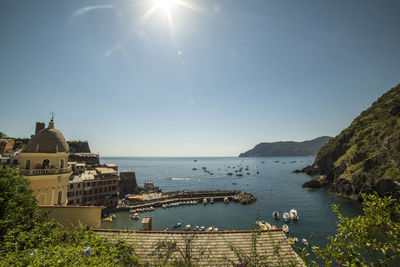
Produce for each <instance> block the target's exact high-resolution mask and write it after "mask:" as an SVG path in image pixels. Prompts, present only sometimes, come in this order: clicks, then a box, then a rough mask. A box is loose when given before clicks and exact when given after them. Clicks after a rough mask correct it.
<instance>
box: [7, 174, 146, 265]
mask: <svg viewBox="0 0 400 267" xmlns="http://www.w3.org/2000/svg"><path fill="white" fill-rule="evenodd" d="M0 232H1V236H0V266H66V265H68V266H89V265H91V266H92V265H95V266H98V265H108V266H109V265H112V266H115V265H120V266H136V265H138V264H140V262H139V260H138V257H137V256H136V255H135V253H134V250H133V248H132V247H131V246H129V245H128V244H127V243H125V242H120V241H118V240H116V241H115V242H110V241H108V240H106V239H105V238H104V237H101V236H99V235H97V234H96V233H94V232H93V231H91V230H90V229H87V228H86V227H84V226H82V225H79V226H77V227H73V228H64V227H63V226H62V225H60V224H59V223H57V222H55V221H48V220H47V219H46V214H45V213H43V212H42V211H41V210H40V209H39V207H38V206H37V201H36V198H35V197H34V196H33V195H32V190H31V189H30V187H29V182H28V181H27V180H26V179H25V178H24V177H23V176H21V175H20V174H19V173H17V172H16V171H13V170H10V169H0Z"/></svg>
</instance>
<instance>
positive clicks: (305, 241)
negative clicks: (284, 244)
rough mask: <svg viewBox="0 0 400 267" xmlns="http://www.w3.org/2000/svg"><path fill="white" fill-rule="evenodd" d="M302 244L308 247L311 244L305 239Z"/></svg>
mask: <svg viewBox="0 0 400 267" xmlns="http://www.w3.org/2000/svg"><path fill="white" fill-rule="evenodd" d="M301 242H303V244H304V245H306V246H308V244H309V243H308V241H307V240H306V239H305V238H303V240H301Z"/></svg>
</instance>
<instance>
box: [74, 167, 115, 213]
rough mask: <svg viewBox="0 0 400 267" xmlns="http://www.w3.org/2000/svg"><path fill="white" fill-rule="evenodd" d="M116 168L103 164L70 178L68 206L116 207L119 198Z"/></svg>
mask: <svg viewBox="0 0 400 267" xmlns="http://www.w3.org/2000/svg"><path fill="white" fill-rule="evenodd" d="M119 180H120V178H119V176H118V166H117V165H115V164H105V165H102V166H100V167H96V168H93V169H88V170H85V171H83V172H81V173H80V174H75V175H72V176H71V179H70V181H69V188H68V204H69V205H87V206H105V207H116V206H117V205H118V196H119Z"/></svg>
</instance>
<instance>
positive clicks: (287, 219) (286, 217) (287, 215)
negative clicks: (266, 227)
mask: <svg viewBox="0 0 400 267" xmlns="http://www.w3.org/2000/svg"><path fill="white" fill-rule="evenodd" d="M282 217H283V220H284V221H285V222H289V221H290V215H289V213H288V212H284V213H283V215H282Z"/></svg>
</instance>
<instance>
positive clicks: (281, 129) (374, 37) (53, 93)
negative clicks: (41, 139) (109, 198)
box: [0, 0, 400, 157]
mask: <svg viewBox="0 0 400 267" xmlns="http://www.w3.org/2000/svg"><path fill="white" fill-rule="evenodd" d="M399 11H400V1H398V0H394V1H389V0H388V1H373V0H351V1H349V0H336V1H320V0H318V1H308V0H302V1H298V0H285V1H277V0H247V1H244V0H242V1H239V0H201V1H195V0H125V1H124V0H121V1H101V0H97V1H52V0H49V1H42V0H35V1H32V0H19V1H15V0H1V1H0V99H1V104H0V105H1V106H0V107H1V115H0V131H1V132H4V133H6V134H7V135H8V136H11V137H30V135H31V134H33V133H34V128H35V122H37V121H40V122H46V124H47V123H48V121H49V120H50V117H51V116H50V113H51V112H54V113H55V127H56V128H57V129H59V130H60V131H61V132H62V133H63V134H64V136H65V138H66V139H67V140H88V141H89V144H90V147H91V149H92V152H99V153H100V154H101V156H138V157H141V156H198V157H201V156H237V155H239V153H241V152H244V151H246V150H248V149H251V148H253V147H254V146H255V145H256V144H258V143H260V142H274V141H288V140H291V141H304V140H310V139H313V138H316V137H319V136H325V135H327V136H335V135H337V134H339V133H340V131H341V130H343V129H344V128H346V127H347V126H348V125H349V124H350V123H351V121H352V120H353V119H354V118H356V117H357V116H358V115H359V114H360V113H361V111H363V110H365V109H366V108H368V107H369V106H370V105H371V104H372V103H373V102H374V101H375V100H376V99H377V98H378V97H379V96H381V95H382V94H383V93H385V92H386V91H387V90H389V89H390V88H392V87H394V86H395V85H397V84H398V83H400V32H399V29H400V18H399Z"/></svg>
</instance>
